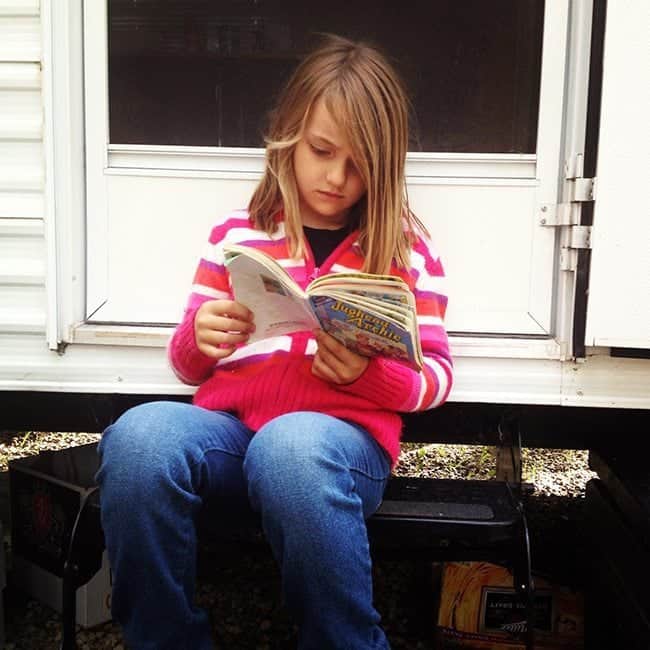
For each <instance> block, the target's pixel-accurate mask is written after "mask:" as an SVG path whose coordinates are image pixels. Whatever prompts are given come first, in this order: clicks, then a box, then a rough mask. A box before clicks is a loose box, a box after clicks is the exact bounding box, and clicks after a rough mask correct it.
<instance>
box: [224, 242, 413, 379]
mask: <svg viewBox="0 0 650 650" xmlns="http://www.w3.org/2000/svg"><path fill="white" fill-rule="evenodd" d="M224 255H225V259H226V267H227V269H228V272H229V274H230V279H231V283H232V289H233V294H234V296H235V300H237V301H238V302H240V303H242V304H243V305H245V306H246V307H248V308H249V309H250V310H251V311H252V312H254V314H255V327H256V330H255V332H254V333H253V334H252V335H251V337H250V339H249V341H251V342H252V341H256V340H260V339H264V338H268V337H271V336H280V335H283V334H290V333H291V332H297V331H301V330H313V329H316V328H322V329H323V330H324V331H325V332H328V333H329V334H331V335H332V336H333V337H334V338H336V339H337V340H338V341H340V342H341V343H343V344H344V345H345V346H346V347H348V348H349V349H351V350H354V351H355V352H357V353H358V354H362V355H364V356H368V357H373V356H377V355H383V356H386V357H390V358H393V359H396V360H398V361H402V362H404V363H406V364H408V365H410V366H412V367H415V368H417V369H420V368H421V367H422V349H421V346H420V336H419V332H418V326H417V318H416V311H415V297H414V296H413V293H412V291H411V290H410V289H409V287H408V285H407V284H406V282H404V280H402V279H401V278H399V277H397V276H394V275H376V274H372V273H354V272H346V273H330V274H328V275H324V276H321V277H319V278H316V279H315V280H313V281H312V282H311V283H310V284H309V285H308V286H307V288H306V290H304V291H303V290H302V289H301V288H300V287H299V286H298V285H297V284H296V282H295V281H294V280H293V278H291V276H290V275H289V274H288V273H287V272H286V271H285V270H284V269H283V268H282V266H281V265H280V264H279V263H278V262H277V261H276V260H274V259H272V258H271V257H269V256H268V255H266V254H265V253H264V252H262V251H259V250H257V249H255V248H250V247H248V246H242V245H239V244H226V245H225V246H224Z"/></svg>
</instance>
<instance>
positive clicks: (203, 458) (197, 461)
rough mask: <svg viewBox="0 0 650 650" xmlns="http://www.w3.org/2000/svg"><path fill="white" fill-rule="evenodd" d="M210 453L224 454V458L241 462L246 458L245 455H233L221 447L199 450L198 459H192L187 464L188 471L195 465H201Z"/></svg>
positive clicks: (232, 452) (233, 453)
mask: <svg viewBox="0 0 650 650" xmlns="http://www.w3.org/2000/svg"><path fill="white" fill-rule="evenodd" d="M211 451H218V452H219V453H221V454H225V455H226V456H230V457H231V458H241V459H242V460H243V459H244V458H246V454H245V453H244V454H238V453H235V452H234V451H229V450H228V449H222V448H221V447H210V448H209V449H203V450H201V456H200V458H197V459H192V460H191V461H190V463H189V467H190V469H194V468H195V467H196V466H197V465H199V464H200V463H202V462H203V461H204V460H205V456H206V454H207V453H209V452H211Z"/></svg>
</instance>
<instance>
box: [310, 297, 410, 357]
mask: <svg viewBox="0 0 650 650" xmlns="http://www.w3.org/2000/svg"><path fill="white" fill-rule="evenodd" d="M310 301H311V305H312V308H313V310H314V313H315V314H316V317H317V318H318V320H319V321H320V326H321V328H322V329H323V330H324V331H325V332H328V333H329V334H331V335H332V336H333V337H334V338H335V339H337V340H338V341H340V342H341V343H343V344H344V345H345V346H346V347H347V348H349V349H350V350H353V351H355V352H357V353H358V354H362V355H364V356H367V357H374V356H378V355H381V356H385V357H389V358H392V359H396V360H398V361H403V362H405V363H407V364H409V365H411V366H413V367H415V368H417V369H420V368H421V367H422V350H421V348H420V337H419V333H418V329H417V324H416V323H415V321H414V320H410V322H408V323H405V324H404V325H403V326H402V325H400V324H399V323H397V322H396V321H394V320H393V319H392V318H385V317H382V316H380V315H378V314H375V313H373V312H372V311H369V310H366V309H364V308H363V307H362V306H361V305H358V304H353V303H350V302H346V301H344V300H340V299H338V298H335V297H329V296H325V295H322V296H312V297H311V298H310Z"/></svg>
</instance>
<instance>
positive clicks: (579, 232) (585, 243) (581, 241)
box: [568, 226, 591, 249]
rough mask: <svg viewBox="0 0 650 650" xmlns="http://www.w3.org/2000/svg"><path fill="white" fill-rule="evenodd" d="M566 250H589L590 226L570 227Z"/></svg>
mask: <svg viewBox="0 0 650 650" xmlns="http://www.w3.org/2000/svg"><path fill="white" fill-rule="evenodd" d="M570 233H571V241H570V242H569V246H568V248H578V249H584V248H591V226H572V227H571V230H570Z"/></svg>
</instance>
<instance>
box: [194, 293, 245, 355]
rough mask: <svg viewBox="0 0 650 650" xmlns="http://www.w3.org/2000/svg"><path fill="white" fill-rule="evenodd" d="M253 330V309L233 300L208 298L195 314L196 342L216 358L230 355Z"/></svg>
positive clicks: (201, 348)
mask: <svg viewBox="0 0 650 650" xmlns="http://www.w3.org/2000/svg"><path fill="white" fill-rule="evenodd" d="M254 331H255V325H254V324H253V312H252V311H251V310H250V309H248V308H247V307H244V305H242V304H241V303H238V302H235V301H234V300H208V301H206V302H204V303H203V304H202V305H201V306H200V307H199V308H198V309H197V310H196V315H195V316H194V338H195V339H196V345H197V347H198V348H199V350H200V351H201V352H203V354H205V355H206V356H208V357H212V358H213V359H224V358H225V357H228V356H230V355H231V354H232V353H233V352H234V351H235V349H236V347H237V344H238V343H243V342H245V341H247V340H248V336H249V334H250V333H251V332H254Z"/></svg>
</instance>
